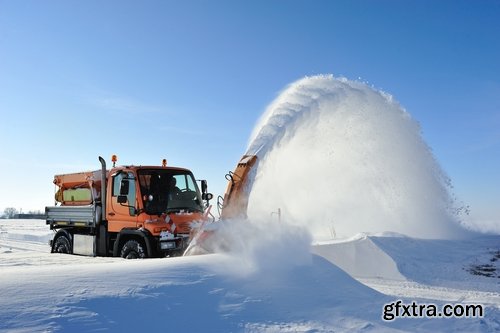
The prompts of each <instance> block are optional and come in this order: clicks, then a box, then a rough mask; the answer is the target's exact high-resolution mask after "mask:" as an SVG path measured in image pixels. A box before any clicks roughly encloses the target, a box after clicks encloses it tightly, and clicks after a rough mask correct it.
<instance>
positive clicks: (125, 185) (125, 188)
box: [120, 179, 130, 196]
mask: <svg viewBox="0 0 500 333" xmlns="http://www.w3.org/2000/svg"><path fill="white" fill-rule="evenodd" d="M129 188H130V183H129V180H128V179H122V181H121V183H120V196H122V195H123V196H127V195H128V192H129Z"/></svg>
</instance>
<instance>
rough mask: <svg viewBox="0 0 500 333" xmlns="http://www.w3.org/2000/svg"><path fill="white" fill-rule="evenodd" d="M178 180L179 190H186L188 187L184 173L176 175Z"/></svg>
mask: <svg viewBox="0 0 500 333" xmlns="http://www.w3.org/2000/svg"><path fill="white" fill-rule="evenodd" d="M174 178H175V180H176V186H177V187H178V188H179V190H181V191H182V190H185V189H186V177H185V176H184V175H175V176H174Z"/></svg>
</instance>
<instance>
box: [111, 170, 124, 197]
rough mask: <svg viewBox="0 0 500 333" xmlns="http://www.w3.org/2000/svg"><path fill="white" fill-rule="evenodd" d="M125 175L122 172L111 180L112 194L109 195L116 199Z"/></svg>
mask: <svg viewBox="0 0 500 333" xmlns="http://www.w3.org/2000/svg"><path fill="white" fill-rule="evenodd" d="M125 176H126V174H125V173H124V172H120V173H119V174H117V175H116V176H115V177H114V178H113V192H111V194H112V195H113V196H114V197H117V196H119V195H120V187H121V184H122V180H123V178H125Z"/></svg>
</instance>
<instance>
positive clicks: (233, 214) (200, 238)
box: [184, 155, 257, 255]
mask: <svg viewBox="0 0 500 333" xmlns="http://www.w3.org/2000/svg"><path fill="white" fill-rule="evenodd" d="M256 162H257V155H243V157H242V158H241V159H240V161H239V162H238V164H237V165H236V168H235V170H234V172H231V171H230V172H229V173H228V174H227V175H226V179H227V180H228V185H227V188H226V193H225V194H224V199H222V197H220V196H219V198H218V200H217V206H218V208H219V213H220V220H221V221H227V220H230V219H246V217H247V208H248V196H249V194H250V188H249V187H250V182H249V181H250V178H251V177H250V176H249V175H250V171H251V170H252V168H253V167H254V166H255V164H256ZM218 226H220V225H218V223H214V224H207V223H206V222H202V223H201V224H199V225H198V226H196V227H195V228H194V231H193V233H192V239H191V243H190V244H189V247H188V248H187V249H186V251H185V252H184V255H194V254H205V253H213V252H217V250H220V249H224V248H226V247H227V244H228V243H229V242H230V240H229V239H225V237H224V235H223V233H222V232H220V230H218Z"/></svg>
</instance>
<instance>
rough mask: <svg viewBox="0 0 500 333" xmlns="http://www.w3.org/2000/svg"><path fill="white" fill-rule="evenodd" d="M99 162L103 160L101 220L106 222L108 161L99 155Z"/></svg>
mask: <svg viewBox="0 0 500 333" xmlns="http://www.w3.org/2000/svg"><path fill="white" fill-rule="evenodd" d="M99 162H101V206H102V214H101V222H104V221H105V220H106V161H105V160H104V158H102V157H101V156H99Z"/></svg>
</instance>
